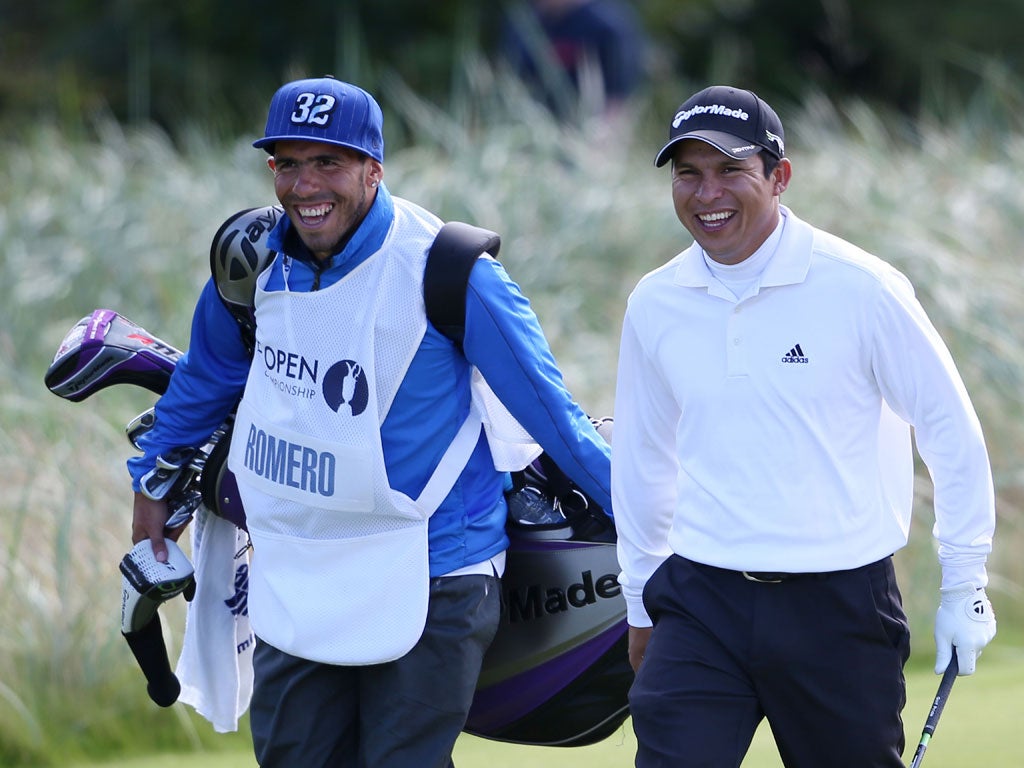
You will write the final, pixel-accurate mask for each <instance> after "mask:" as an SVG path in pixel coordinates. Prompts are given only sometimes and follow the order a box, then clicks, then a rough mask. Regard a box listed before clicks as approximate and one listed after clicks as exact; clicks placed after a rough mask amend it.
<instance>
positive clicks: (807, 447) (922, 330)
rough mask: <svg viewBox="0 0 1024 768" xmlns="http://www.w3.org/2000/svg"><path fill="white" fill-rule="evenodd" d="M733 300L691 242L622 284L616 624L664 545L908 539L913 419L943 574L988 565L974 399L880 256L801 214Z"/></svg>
mask: <svg viewBox="0 0 1024 768" xmlns="http://www.w3.org/2000/svg"><path fill="white" fill-rule="evenodd" d="M781 211H782V215H783V217H784V227H783V232H782V238H781V241H780V243H779V245H778V248H777V250H776V252H775V254H774V255H773V256H772V258H771V259H770V261H769V262H768V264H767V266H766V268H765V270H764V272H763V273H762V275H761V279H760V286H759V289H757V290H756V291H753V292H748V294H747V295H746V298H744V300H742V301H737V300H736V297H735V296H734V295H733V294H732V293H731V292H730V291H728V290H727V289H726V288H725V287H724V286H723V285H722V284H721V283H720V282H718V281H717V280H716V279H715V278H714V277H713V276H712V274H711V272H710V271H709V269H708V266H707V264H706V263H705V261H704V258H703V253H702V250H701V248H700V246H699V245H697V244H696V243H694V245H693V246H691V247H690V248H689V249H687V250H685V251H683V252H682V253H681V254H679V255H678V256H677V257H676V258H674V259H673V260H672V261H670V262H669V263H668V264H666V265H664V266H662V267H661V268H659V269H656V270H654V271H653V272H651V273H650V274H648V275H646V276H645V277H644V278H643V279H642V280H641V281H640V282H639V283H638V284H637V286H636V288H635V289H634V291H633V292H632V294H631V295H630V298H629V302H628V306H627V310H626V315H625V320H624V324H623V331H622V341H621V346H620V353H619V366H618V379H617V386H616V394H615V439H614V445H613V449H612V503H613V507H614V509H615V521H616V527H617V529H618V553H619V561H620V566H621V568H622V574H621V576H620V583H621V584H622V588H623V594H624V595H625V597H626V602H627V607H628V617H629V623H630V624H631V625H633V626H649V625H650V623H651V621H650V618H649V617H648V616H647V613H646V611H645V610H644V607H643V603H642V591H643V587H644V585H645V584H646V582H647V579H648V578H649V577H650V575H651V574H652V573H653V572H654V570H655V569H656V568H657V567H658V565H659V564H660V563H661V562H662V561H663V560H664V559H665V558H666V557H667V556H668V555H670V554H671V553H676V554H679V555H681V556H683V557H686V558H688V559H691V560H695V561H698V562H701V563H706V564H709V565H714V566H718V567H721V568H728V569H733V570H748V571H788V572H819V571H835V570H844V569H848V568H855V567H858V566H861V565H864V564H867V563H870V562H873V561H875V560H878V559H880V558H882V557H885V556H887V555H889V554H892V553H893V552H895V551H896V550H898V549H900V548H901V547H903V546H905V545H906V543H907V538H908V533H909V527H910V517H911V511H912V509H911V508H912V500H913V454H912V448H911V439H910V426H909V425H912V426H913V427H914V436H915V439H916V443H917V448H918V452H919V453H920V455H921V457H922V459H923V460H924V462H925V464H926V465H927V467H928V469H929V472H930V474H931V476H932V479H933V482H934V490H935V493H934V498H935V501H934V503H935V518H936V522H935V526H934V530H933V532H934V535H935V537H936V538H937V539H938V542H939V562H940V564H941V566H942V583H943V585H944V586H949V585H952V584H956V583H962V582H971V583H973V584H974V585H975V586H979V587H980V586H984V585H985V584H986V583H987V575H986V569H985V563H986V559H987V556H988V553H989V552H990V551H991V546H992V534H993V530H994V527H995V504H994V492H993V487H992V476H991V468H990V465H989V460H988V454H987V452H986V449H985V443H984V438H983V436H982V431H981V426H980V424H979V421H978V418H977V415H976V413H975V411H974V408H973V406H972V404H971V402H970V399H969V397H968V394H967V391H966V388H965V387H964V384H963V381H962V380H961V378H960V375H959V373H958V372H957V370H956V367H955V364H954V362H953V360H952V357H951V355H950V354H949V351H948V349H947V348H946V346H945V344H944V343H943V341H942V339H941V338H940V337H939V335H938V333H937V331H936V330H935V328H934V327H933V325H932V324H931V322H930V321H929V319H928V317H927V316H926V314H925V312H924V310H923V308H922V307H921V305H920V303H919V302H918V301H917V299H916V298H915V296H914V291H913V287H912V286H911V284H910V283H909V281H908V280H907V279H906V278H905V277H904V276H903V275H902V274H900V273H899V272H898V271H897V270H896V269H894V268H893V267H892V266H890V265H888V264H886V263H885V262H883V261H882V260H880V259H878V258H876V257H874V256H872V255H870V254H868V253H866V252H864V251H862V250H860V249H859V248H857V247H855V246H853V245H851V244H849V243H847V242H845V241H843V240H841V239H839V238H837V237H835V236H832V235H830V234H828V233H826V232H823V231H821V230H818V229H815V228H813V227H811V226H810V225H809V224H806V223H805V222H803V221H801V220H800V219H798V218H797V217H796V216H795V215H794V214H793V213H792V212H791V211H789V210H788V209H786V208H785V207H782V209H781Z"/></svg>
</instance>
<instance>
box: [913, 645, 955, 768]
mask: <svg viewBox="0 0 1024 768" xmlns="http://www.w3.org/2000/svg"><path fill="white" fill-rule="evenodd" d="M959 672H960V666H959V664H958V662H957V658H956V648H955V647H954V648H953V657H952V658H951V659H950V660H949V666H947V667H946V671H945V672H944V673H943V674H942V680H941V681H940V682H939V690H938V691H936V693H935V700H934V701H933V702H932V708H931V710H929V712H928V718H927V719H926V720H925V722H924V730H922V731H921V740H920V741H919V742H918V743H917V751H915V752H914V759H913V761H912V762H911V763H910V768H919V766H920V765H921V763H922V762H923V761H924V753H925V750H926V749H928V742H929V741H931V738H932V734H934V733H935V727H936V726H937V725H938V724H939V717H940V716H941V715H942V710H943V708H944V707H945V706H946V700H947V699H948V698H949V692H950V691H951V690H953V683H954V682H955V681H956V676H957V674H959Z"/></svg>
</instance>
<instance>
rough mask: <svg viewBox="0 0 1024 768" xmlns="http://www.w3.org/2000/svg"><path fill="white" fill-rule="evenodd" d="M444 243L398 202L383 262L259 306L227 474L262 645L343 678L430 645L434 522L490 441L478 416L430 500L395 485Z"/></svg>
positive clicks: (421, 214) (431, 224) (376, 259)
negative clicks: (398, 444) (340, 669)
mask: <svg viewBox="0 0 1024 768" xmlns="http://www.w3.org/2000/svg"><path fill="white" fill-rule="evenodd" d="M438 227H439V222H438V221H437V220H436V219H435V218H433V217H432V216H431V215H430V214H428V213H426V212H425V211H423V210H422V209H419V208H417V207H415V206H412V205H411V204H407V203H405V202H404V201H401V200H399V199H396V200H395V223H394V225H393V226H392V228H391V231H390V232H389V234H388V237H387V239H386V240H385V242H384V244H383V246H382V247H381V249H380V251H378V252H377V253H376V254H374V255H373V256H371V257H370V258H369V259H368V260H367V261H366V262H364V263H363V264H361V265H360V266H358V267H357V268H356V269H355V270H354V271H353V272H352V273H350V274H349V275H347V276H346V277H345V278H344V279H342V280H341V281H339V282H337V283H335V284H333V285H331V286H328V287H327V288H325V289H323V290H320V291H315V292H311V293H291V292H289V291H287V290H285V291H275V292H267V291H265V290H264V287H265V285H266V282H267V278H268V276H269V274H270V271H271V270H273V269H281V268H282V261H281V259H282V257H280V256H278V260H277V261H275V262H274V264H272V265H271V266H270V267H269V268H268V270H267V271H266V272H264V273H263V274H262V275H261V276H260V278H259V281H258V284H257V291H256V324H257V333H256V354H255V356H254V359H253V364H252V367H251V369H250V372H249V379H248V382H247V384H246V388H245V395H244V397H243V399H242V402H241V404H240V406H239V409H238V413H237V417H236V420H235V426H234V433H233V436H232V441H231V451H230V454H229V458H228V466H229V467H230V468H231V470H232V472H234V474H235V477H236V479H237V481H238V487H239V492H240V494H241V497H242V502H243V504H244V506H245V510H246V520H247V525H248V529H249V534H250V536H251V538H252V543H253V546H254V553H253V559H252V567H251V571H250V585H249V612H250V616H251V619H252V626H253V630H254V631H255V633H256V635H258V636H259V637H261V638H262V639H264V640H266V641H267V642H268V643H270V644H271V645H273V646H275V647H276V648H279V649H281V650H283V651H285V652H287V653H290V654H292V655H295V656H299V657H301V658H305V659H311V660H314V661H321V662H325V663H331V664H374V663H380V662H385V661H391V660H394V659H397V658H399V657H401V656H403V655H405V654H406V653H407V652H408V651H409V650H410V649H411V648H412V647H413V645H415V643H416V641H417V640H418V639H419V637H420V635H421V634H422V631H423V626H424V624H425V622H426V615H427V598H428V588H429V562H428V550H427V521H428V518H429V517H430V515H432V514H433V512H434V510H436V508H437V506H438V505H439V504H440V503H441V501H442V500H443V499H444V498H445V496H446V495H447V494H448V492H449V491H450V490H451V488H452V486H453V485H454V483H455V480H456V479H457V478H458V476H459V474H460V473H461V472H462V469H463V468H464V467H465V465H466V462H467V461H468V459H469V456H470V454H471V453H472V450H473V447H474V446H475V444H476V442H477V440H478V438H479V435H480V424H481V421H480V416H479V415H478V413H477V411H476V409H474V410H473V412H472V414H471V417H470V418H469V419H468V420H467V422H466V424H465V425H464V426H463V428H462V429H461V430H460V432H459V435H458V436H457V437H456V439H455V441H453V443H452V446H451V447H450V448H449V450H448V452H447V453H446V454H445V457H444V458H443V459H442V460H441V462H440V464H439V466H438V468H437V470H436V471H435V473H434V476H433V477H432V478H431V480H430V481H429V482H428V484H427V487H426V488H425V489H424V491H423V493H421V495H420V497H419V498H418V499H416V500H413V499H411V498H409V497H408V496H406V495H405V494H403V493H399V492H397V491H395V490H393V489H392V488H391V487H390V486H389V483H388V477H387V471H386V467H385V465H384V453H383V449H382V446H381V437H380V425H381V423H382V422H383V420H384V417H385V416H386V415H387V412H388V409H389V408H390V407H391V402H392V400H393V399H394V396H395V393H396V392H397V390H398V387H399V385H400V384H401V382H402V380H403V378H404V376H405V373H406V371H407V370H408V367H409V363H410V361H411V360H412V358H413V355H414V354H415V352H416V350H417V349H418V347H419V344H420V342H421V340H422V338H423V334H424V332H425V330H426V322H427V321H426V315H425V312H424V308H423V301H422V283H423V268H424V264H425V258H426V251H427V248H428V247H429V246H430V243H431V242H432V240H433V237H434V235H435V234H436V232H437V229H438Z"/></svg>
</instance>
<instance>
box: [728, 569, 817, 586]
mask: <svg viewBox="0 0 1024 768" xmlns="http://www.w3.org/2000/svg"><path fill="white" fill-rule="evenodd" d="M740 573H741V574H743V578H744V579H746V580H747V581H756V582H757V583H758V584H781V583H782V582H784V581H792V580H793V579H799V578H817V579H823V578H828V574H827V573H784V572H781V571H740Z"/></svg>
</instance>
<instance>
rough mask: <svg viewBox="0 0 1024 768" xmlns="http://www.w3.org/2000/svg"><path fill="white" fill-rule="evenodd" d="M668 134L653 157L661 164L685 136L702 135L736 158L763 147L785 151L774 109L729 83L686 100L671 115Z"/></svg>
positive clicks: (778, 152) (775, 152)
mask: <svg viewBox="0 0 1024 768" xmlns="http://www.w3.org/2000/svg"><path fill="white" fill-rule="evenodd" d="M668 137H669V138H668V144H666V145H665V146H664V147H662V148H661V151H660V152H659V153H658V156H657V158H655V160H654V164H655V165H656V166H657V167H659V168H660V167H661V166H663V165H664V164H665V163H667V162H668V161H669V160H670V159H671V158H672V153H673V151H674V149H675V146H676V144H678V143H679V142H680V141H683V140H684V139H699V140H700V141H703V142H706V143H708V144H710V145H711V146H713V147H714V148H715V149H717V150H718V151H720V152H724V153H725V154H727V155H729V157H734V158H736V159H737V160H742V159H743V158H745V157H750V156H751V155H753V154H754V153H755V152H760V151H761V150H764V151H765V152H768V153H769V154H771V155H773V156H774V157H777V158H781V157H783V156H785V154H786V138H785V134H784V133H783V131H782V121H781V120H779V116H778V115H776V114H775V110H773V109H772V108H771V107H769V106H768V104H767V103H765V102H764V100H763V99H761V98H760V97H759V96H758V95H757V94H755V93H754V92H753V91H742V90H739V89H738V88H732V87H730V86H728V85H713V86H711V87H710V88H705V89H704V90H703V91H700V92H699V93H695V94H694V95H693V96H691V97H690V98H688V99H687V100H686V101H684V102H683V104H682V105H681V106H680V107H679V109H678V110H676V113H675V115H674V116H673V118H672V124H671V125H670V126H669V130H668Z"/></svg>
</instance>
